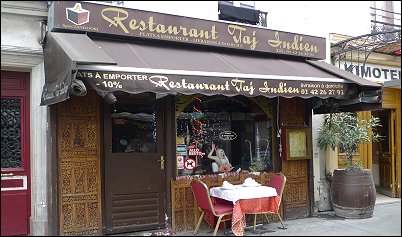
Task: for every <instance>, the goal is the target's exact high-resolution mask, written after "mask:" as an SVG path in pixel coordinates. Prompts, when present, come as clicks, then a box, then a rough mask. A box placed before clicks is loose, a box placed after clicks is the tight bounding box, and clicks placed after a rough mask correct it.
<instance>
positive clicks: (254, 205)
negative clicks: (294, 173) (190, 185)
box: [210, 178, 280, 236]
mask: <svg viewBox="0 0 402 237" xmlns="http://www.w3.org/2000/svg"><path fill="white" fill-rule="evenodd" d="M210 195H211V196H212V197H214V198H220V199H224V200H227V201H231V202H233V204H234V207H233V215H232V231H233V233H234V234H235V235H236V236H241V235H244V228H245V227H246V220H245V217H244V215H245V214H255V213H264V212H267V211H274V209H275V208H277V207H278V206H279V205H278V203H279V201H280V198H279V197H278V194H277V192H276V189H275V188H273V187H268V186H265V185H261V184H260V183H258V182H257V181H255V180H254V179H253V178H246V179H245V180H244V182H243V183H242V184H237V185H234V184H231V183H230V182H228V181H226V180H225V181H224V182H223V183H222V186H220V187H214V188H211V189H210Z"/></svg>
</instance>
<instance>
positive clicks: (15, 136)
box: [1, 98, 21, 168]
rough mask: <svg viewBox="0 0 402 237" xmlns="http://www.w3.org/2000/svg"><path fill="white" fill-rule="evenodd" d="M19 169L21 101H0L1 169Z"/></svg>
mask: <svg viewBox="0 0 402 237" xmlns="http://www.w3.org/2000/svg"><path fill="white" fill-rule="evenodd" d="M19 167H21V101H20V100H19V99H4V98H2V99H1V168H19Z"/></svg>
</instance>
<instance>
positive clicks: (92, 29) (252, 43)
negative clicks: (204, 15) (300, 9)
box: [48, 1, 326, 59]
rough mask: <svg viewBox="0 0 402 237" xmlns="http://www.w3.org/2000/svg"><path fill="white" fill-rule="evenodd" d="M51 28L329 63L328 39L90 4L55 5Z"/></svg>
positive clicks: (52, 10) (50, 11)
mask: <svg viewBox="0 0 402 237" xmlns="http://www.w3.org/2000/svg"><path fill="white" fill-rule="evenodd" d="M243 11H246V10H243ZM248 18H249V17H248ZM249 20H250V19H249ZM48 27H49V30H50V31H54V32H56V31H57V32H60V31H64V32H66V31H69V32H86V33H87V34H89V35H90V36H92V35H95V34H96V35H97V36H99V35H103V36H106V37H113V38H125V39H131V40H148V41H149V40H153V41H159V42H164V43H172V42H174V43H176V44H177V43H179V44H185V45H187V46H190V47H191V46H208V47H213V48H226V49H231V50H237V51H243V52H263V53H269V54H273V55H282V56H283V55H287V56H292V57H300V58H309V59H325V56H326V43H325V42H326V41H325V40H326V39H325V38H323V37H317V36H310V35H303V34H297V33H290V32H285V31H278V30H272V29H268V28H266V27H258V26H252V25H247V24H241V23H235V22H227V21H211V20H205V19H196V18H191V17H184V16H176V15H170V14H163V13H157V12H150V11H142V10H137V9H130V8H124V7H118V6H110V5H103V4H99V3H90V2H75V1H54V2H52V4H51V6H50V8H49V24H48Z"/></svg>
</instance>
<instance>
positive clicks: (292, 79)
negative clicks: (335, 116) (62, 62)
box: [45, 33, 381, 106]
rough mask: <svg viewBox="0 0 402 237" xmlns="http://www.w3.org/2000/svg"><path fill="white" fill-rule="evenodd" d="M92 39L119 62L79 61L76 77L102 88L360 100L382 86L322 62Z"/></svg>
mask: <svg viewBox="0 0 402 237" xmlns="http://www.w3.org/2000/svg"><path fill="white" fill-rule="evenodd" d="M64 34H67V33H64ZM93 43H94V44H96V45H97V46H98V47H99V48H100V49H101V50H102V51H103V52H105V53H106V54H107V55H109V56H110V57H111V58H112V59H113V60H114V61H115V62H117V64H116V65H112V66H110V65H99V64H97V63H88V64H78V65H77V67H78V73H77V75H76V78H77V79H79V80H82V81H83V82H84V83H85V85H86V86H87V87H89V88H92V89H95V90H97V91H100V92H113V91H125V92H128V93H132V94H135V93H142V92H154V93H161V94H176V93H182V94H195V93H200V94H204V95H216V94H221V95H226V96H234V95H245V96H266V97H271V98H272V97H278V96H281V97H287V98H289V97H302V98H312V97H316V98H318V99H320V100H322V99H331V100H334V101H338V100H339V101H346V100H347V101H350V100H352V99H356V98H362V95H364V93H366V92H370V96H371V95H372V94H375V95H377V94H378V95H379V96H381V93H380V89H381V86H380V85H378V84H376V83H373V82H370V81H368V80H365V79H362V78H360V77H357V76H355V75H353V74H351V73H348V72H345V71H342V70H341V69H339V68H337V67H335V66H332V65H329V64H326V63H323V62H316V61H300V60H299V61H297V60H291V59H279V58H269V57H267V56H266V55H261V54H255V55H254V54H253V55H251V54H250V53H247V54H245V53H243V52H242V53H234V52H230V53H228V52H227V51H216V50H215V51H211V50H210V49H206V48H194V47H193V48H190V47H184V46H180V45H168V44H165V45H157V44H154V43H152V44H151V43H144V42H135V43H133V42H130V43H128V42H122V41H111V40H106V39H94V40H93ZM45 60H46V59H45ZM376 98H377V100H378V99H379V101H378V102H375V101H373V100H371V101H370V104H375V105H377V104H380V106H381V98H380V97H376ZM360 102H361V101H360ZM345 105H346V104H345Z"/></svg>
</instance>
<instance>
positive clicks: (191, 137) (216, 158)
mask: <svg viewBox="0 0 402 237" xmlns="http://www.w3.org/2000/svg"><path fill="white" fill-rule="evenodd" d="M177 98H178V99H177V106H176V108H177V111H176V121H177V131H176V132H177V134H176V136H177V137H176V145H177V146H176V148H177V150H176V154H177V156H176V157H177V174H178V175H189V174H212V173H221V172H229V171H231V172H236V171H237V172H238V171H240V170H248V171H252V172H254V171H272V167H273V164H272V138H273V137H272V134H273V130H272V113H271V106H270V101H269V99H268V98H265V97H262V98H260V97H255V98H248V97H244V96H234V97H225V96H220V95H218V96H195V95H192V96H185V95H179V96H177Z"/></svg>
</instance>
